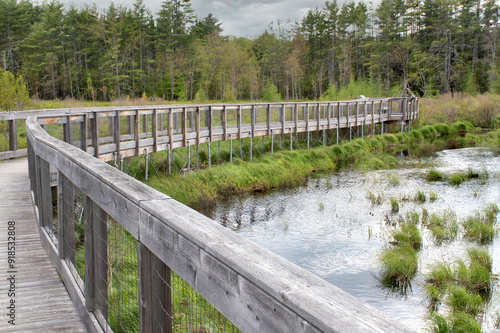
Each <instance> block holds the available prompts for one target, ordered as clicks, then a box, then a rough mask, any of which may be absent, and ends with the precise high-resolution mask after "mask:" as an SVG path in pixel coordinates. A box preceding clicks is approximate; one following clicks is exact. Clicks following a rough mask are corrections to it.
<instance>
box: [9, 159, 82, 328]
mask: <svg viewBox="0 0 500 333" xmlns="http://www.w3.org/2000/svg"><path fill="white" fill-rule="evenodd" d="M0 198H1V201H0V253H1V254H0V258H2V259H1V260H0V308H1V311H0V314H1V315H0V332H86V330H85V327H84V325H83V323H82V322H81V320H80V317H79V316H78V314H77V311H76V309H75V306H74V305H73V302H72V301H71V299H70V297H69V295H68V292H67V291H66V288H65V287H64V284H63V282H62V281H61V279H60V278H59V275H58V273H57V271H56V269H55V267H54V266H53V265H52V263H51V262H50V260H49V258H48V256H47V254H46V252H45V250H44V248H43V247H42V243H41V242H40V236H39V233H38V230H37V223H36V219H35V215H34V210H33V204H32V201H31V198H30V193H29V180H28V162H27V159H26V158H22V159H16V160H9V161H3V162H0ZM9 221H13V222H10V223H9ZM9 224H10V229H11V230H10V231H11V234H13V231H15V258H13V259H14V261H15V262H12V263H11V264H12V265H13V266H12V267H9V262H8V256H9V253H8V246H9V245H10V246H12V245H14V244H8V241H9V239H8V237H9ZM14 228H15V230H14ZM11 254H14V253H11ZM10 272H12V273H10ZM12 276H14V278H15V280H14V279H12V282H13V283H12V284H11V281H9V280H8V279H9V278H10V277H12ZM9 289H10V291H9ZM14 289H15V291H14ZM14 293H15V295H14ZM9 294H10V295H9ZM12 301H15V303H14V304H15V317H14V316H12V318H11V316H8V314H9V313H10V312H12V311H11V310H9V309H8V307H9V306H10V304H11V302H12ZM13 319H15V321H13V323H15V325H12V324H11V323H9V320H13Z"/></svg>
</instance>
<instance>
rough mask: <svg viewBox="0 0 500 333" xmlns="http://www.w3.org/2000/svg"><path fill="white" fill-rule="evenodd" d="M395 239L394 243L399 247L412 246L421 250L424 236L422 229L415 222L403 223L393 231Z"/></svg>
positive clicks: (392, 235)
mask: <svg viewBox="0 0 500 333" xmlns="http://www.w3.org/2000/svg"><path fill="white" fill-rule="evenodd" d="M391 237H392V239H393V240H394V241H393V242H392V243H393V245H396V246H398V247H404V246H410V247H411V248H413V249H414V250H419V249H420V247H421V246H422V236H421V235H420V230H419V229H418V227H417V226H416V225H415V224H412V223H403V224H401V225H400V226H399V228H397V229H395V230H393V231H392V233H391Z"/></svg>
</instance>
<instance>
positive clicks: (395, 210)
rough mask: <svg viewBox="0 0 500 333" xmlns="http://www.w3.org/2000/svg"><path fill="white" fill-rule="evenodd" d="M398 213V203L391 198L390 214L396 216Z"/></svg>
mask: <svg viewBox="0 0 500 333" xmlns="http://www.w3.org/2000/svg"><path fill="white" fill-rule="evenodd" d="M398 212H399V202H398V200H396V199H394V198H391V213H392V214H397V213H398Z"/></svg>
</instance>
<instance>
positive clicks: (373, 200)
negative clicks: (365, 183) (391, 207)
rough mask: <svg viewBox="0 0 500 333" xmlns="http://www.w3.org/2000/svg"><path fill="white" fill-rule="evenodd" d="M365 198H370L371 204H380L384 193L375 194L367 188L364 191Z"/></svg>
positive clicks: (382, 201)
mask: <svg viewBox="0 0 500 333" xmlns="http://www.w3.org/2000/svg"><path fill="white" fill-rule="evenodd" d="M366 198H367V199H368V200H370V202H371V203H372V206H380V205H381V204H383V203H384V195H383V194H382V193H377V194H375V193H373V192H372V191H370V190H368V191H367V192H366Z"/></svg>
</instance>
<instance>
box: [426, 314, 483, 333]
mask: <svg viewBox="0 0 500 333" xmlns="http://www.w3.org/2000/svg"><path fill="white" fill-rule="evenodd" d="M429 320H430V321H431V325H430V331H431V332H433V333H450V332H456V333H481V325H480V324H479V323H478V322H477V321H476V320H475V318H474V317H473V316H472V315H470V314H467V313H463V312H454V313H451V314H450V315H448V316H447V317H444V316H442V315H440V314H438V313H433V314H432V315H431V316H430V318H429Z"/></svg>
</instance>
